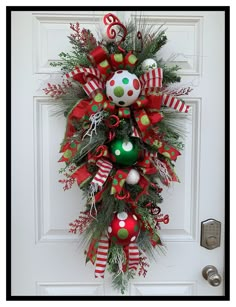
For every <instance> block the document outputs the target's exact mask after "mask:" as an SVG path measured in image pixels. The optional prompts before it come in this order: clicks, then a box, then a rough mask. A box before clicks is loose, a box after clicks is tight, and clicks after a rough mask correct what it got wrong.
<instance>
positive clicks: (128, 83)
mask: <svg viewBox="0 0 236 307" xmlns="http://www.w3.org/2000/svg"><path fill="white" fill-rule="evenodd" d="M140 91H141V85H140V82H139V79H138V77H137V76H136V75H135V74H131V73H130V72H128V70H118V71H116V72H115V73H114V75H113V76H112V78H111V79H109V80H108V81H107V83H106V94H107V97H108V99H109V100H110V101H112V102H114V103H115V104H116V105H117V106H118V107H127V106H130V105H131V104H132V103H134V102H135V101H136V100H137V99H138V97H139V95H140Z"/></svg>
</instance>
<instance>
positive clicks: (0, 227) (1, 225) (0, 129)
mask: <svg viewBox="0 0 236 307" xmlns="http://www.w3.org/2000/svg"><path fill="white" fill-rule="evenodd" d="M96 2H97V1H90V2H89V3H87V4H89V5H91V6H93V5H94V6H96V5H97V3H96ZM234 2H235V1H234ZM20 3H21V6H22V5H29V6H30V5H32V3H31V2H30V1H21V2H20ZM113 3H114V2H112V3H111V2H109V1H99V4H102V5H109V4H113ZM117 4H119V5H126V4H127V1H123V0H120V1H119V3H117ZM142 4H143V2H141V3H138V1H129V5H130V6H131V5H142ZM145 4H146V5H161V3H156V2H155V3H154V2H152V1H145ZM164 4H165V5H170V6H174V5H175V4H176V3H175V1H168V0H165V2H164ZM178 4H179V5H186V6H189V5H191V4H190V3H189V1H178ZM6 5H7V6H10V5H11V6H12V5H16V6H17V5H19V3H18V1H5V2H4V3H1V16H0V17H1V18H0V22H1V34H2V35H1V37H2V44H1V46H2V47H1V50H0V51H1V57H0V58H1V68H2V78H1V82H0V86H1V95H2V97H1V102H2V103H1V109H0V116H1V117H0V133H1V144H2V146H1V152H0V155H1V156H0V158H1V160H0V161H1V162H2V167H1V175H0V176H1V183H0V189H1V193H0V197H1V200H0V206H1V213H0V219H1V220H0V235H1V247H2V248H1V250H2V253H1V261H0V265H1V267H0V278H1V280H0V282H1V283H0V302H1V306H5V304H6V305H7V306H11V305H12V304H17V306H18V305H20V306H21V305H22V306H23V305H24V306H27V304H30V305H31V306H32V305H33V306H34V305H38V304H42V302H15V303H14V302H5V263H6V261H5V260H6V259H5V227H6V220H5V203H6V201H5V178H6V177H5V169H4V166H5V161H6V157H5V144H6V141H5V114H6V112H5V101H6V99H5V71H6V70H5V58H6V57H5V44H4V43H5V16H6V13H5V7H6ZM34 5H42V6H43V5H53V6H54V5H60V6H63V5H66V6H68V5H74V6H79V5H80V3H79V2H78V1H66V2H65V3H63V2H60V3H59V2H58V1H48V0H47V1H43V0H41V1H40V3H34ZM192 5H194V4H192ZM197 5H199V6H200V5H204V6H205V5H230V6H231V32H233V30H232V29H235V28H236V27H235V24H234V23H235V21H234V18H235V14H234V11H235V10H234V7H235V4H234V5H233V1H216V0H215V1H214V2H213V1H206V0H205V1H198V2H197ZM231 47H232V48H234V44H233V39H231ZM234 51H235V50H233V49H232V50H231V67H234V66H235V65H234V62H235V60H234V56H233V54H235V53H234ZM231 72H232V75H234V72H233V69H232V68H231ZM233 81H234V79H233V76H232V81H231V84H233ZM234 109H235V107H234V102H233V97H232V98H231V114H234ZM231 117H232V120H231V134H233V133H232V132H233V131H234V128H235V127H234V126H233V116H231ZM234 122H235V120H234ZM8 137H9V135H8ZM231 148H232V149H234V144H233V140H232V139H231ZM232 152H233V150H232ZM231 164H232V165H231V177H232V178H233V173H234V169H235V167H234V166H235V165H234V161H233V160H232V161H231ZM231 186H232V184H231ZM233 203H234V199H231V225H232V227H231V237H232V234H233V233H234V229H233V219H234V212H235V210H233V209H234V208H233V206H232V205H233ZM8 205H9V204H8ZM234 224H235V223H234ZM231 253H234V248H233V242H232V244H231ZM231 259H234V257H233V255H232V254H231ZM233 272H235V265H234V263H233V261H231V275H233ZM231 288H232V289H233V288H234V283H233V281H232V285H231ZM233 301H235V300H234V293H233V292H232V293H231V304H232V302H233ZM97 303H98V302H96V304H97ZM100 303H101V304H103V305H105V304H111V302H100ZM114 303H118V304H120V303H121V302H112V304H114ZM152 303H153V304H157V302H149V304H152ZM171 303H174V304H175V306H178V305H180V304H181V306H182V305H184V304H189V302H161V304H162V305H164V306H165V305H166V304H167V305H169V304H171ZM190 303H191V304H195V303H196V304H199V303H198V302H190ZM43 304H45V303H43ZM48 304H50V305H54V304H57V306H60V305H61V306H64V305H65V303H64V302H48ZM67 304H69V305H75V304H76V305H77V304H78V302H69V303H67ZM122 304H123V303H122ZM135 304H138V305H139V304H144V302H135ZM211 304H214V305H216V304H221V305H222V304H226V303H222V302H208V305H211Z"/></svg>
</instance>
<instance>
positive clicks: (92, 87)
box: [83, 79, 102, 98]
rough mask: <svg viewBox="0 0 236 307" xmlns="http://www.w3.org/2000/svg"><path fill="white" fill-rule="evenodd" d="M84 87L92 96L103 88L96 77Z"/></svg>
mask: <svg viewBox="0 0 236 307" xmlns="http://www.w3.org/2000/svg"><path fill="white" fill-rule="evenodd" d="M83 89H84V91H85V93H86V94H87V95H88V96H89V97H91V98H93V97H94V96H95V95H96V94H97V92H98V91H101V90H102V88H101V86H100V85H99V83H98V81H97V80H95V79H94V80H90V81H88V82H87V83H86V84H84V85H83Z"/></svg>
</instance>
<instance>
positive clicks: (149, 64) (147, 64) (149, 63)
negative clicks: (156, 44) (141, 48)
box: [141, 59, 157, 72]
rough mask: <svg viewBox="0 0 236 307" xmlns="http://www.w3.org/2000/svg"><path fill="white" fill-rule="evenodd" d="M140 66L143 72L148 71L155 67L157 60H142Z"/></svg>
mask: <svg viewBox="0 0 236 307" xmlns="http://www.w3.org/2000/svg"><path fill="white" fill-rule="evenodd" d="M141 67H142V70H143V71H144V72H148V71H150V70H152V69H155V68H157V62H156V61H155V60H153V59H146V60H144V61H143V63H142V65H141Z"/></svg>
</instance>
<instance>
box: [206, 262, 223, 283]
mask: <svg viewBox="0 0 236 307" xmlns="http://www.w3.org/2000/svg"><path fill="white" fill-rule="evenodd" d="M202 276H203V277H204V278H205V279H206V280H207V281H208V282H209V284H210V285H211V286H213V287H217V286H219V285H220V284H221V276H220V274H219V273H218V271H217V268H216V267H214V266H213V265H207V266H205V268H204V269H203V270H202Z"/></svg>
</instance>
